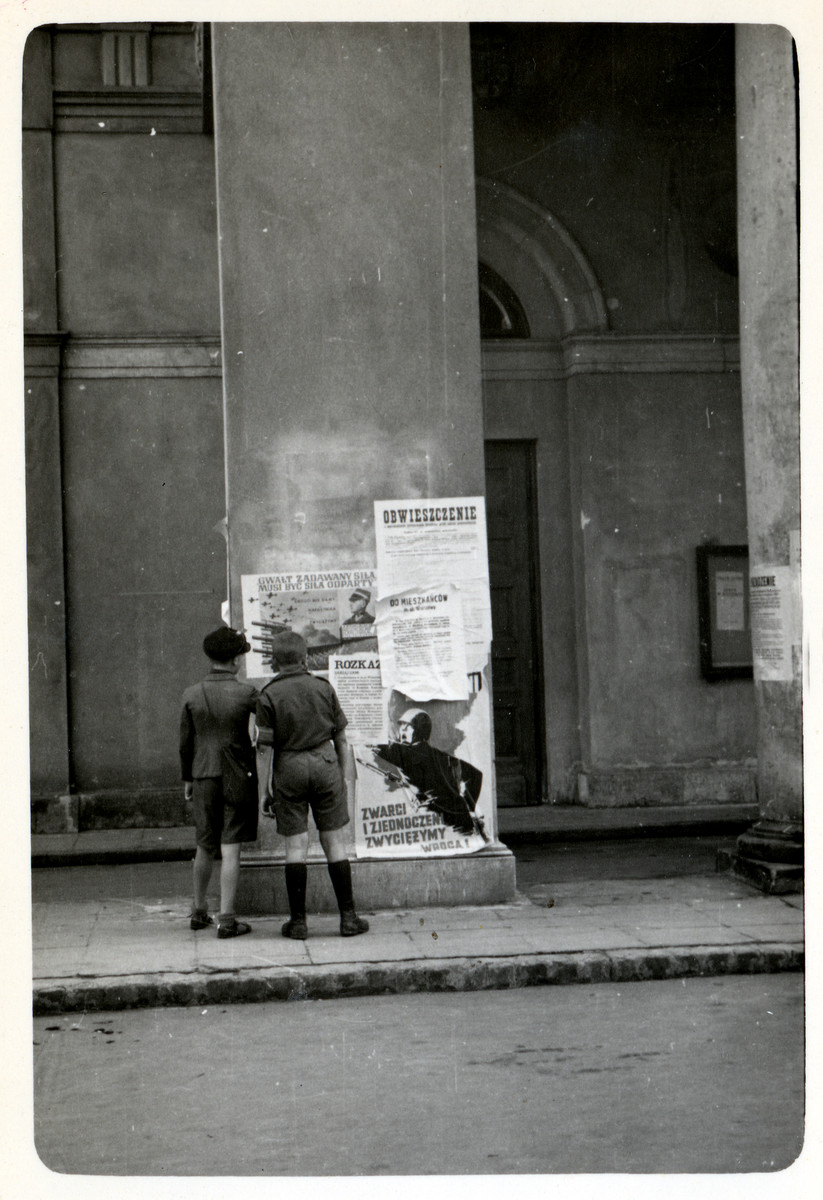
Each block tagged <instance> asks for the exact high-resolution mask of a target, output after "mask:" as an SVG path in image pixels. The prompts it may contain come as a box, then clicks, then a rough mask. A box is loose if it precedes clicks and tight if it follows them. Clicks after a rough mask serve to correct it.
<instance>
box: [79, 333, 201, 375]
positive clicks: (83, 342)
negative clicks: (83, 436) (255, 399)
mask: <svg viewBox="0 0 823 1200" xmlns="http://www.w3.org/2000/svg"><path fill="white" fill-rule="evenodd" d="M220 346H221V343H220V337H219V335H216V334H214V335H212V334H193V333H179V334H137V335H134V336H132V337H115V336H101V335H94V334H84V335H79V336H73V337H70V338H69V339H68V341H67V343H66V347H65V350H64V355H63V377H64V378H65V379H142V378H153V379H166V378H179V377H186V378H201V377H206V378H215V379H219V378H220V377H221V376H222V373H223V372H222V365H221V350H220Z"/></svg>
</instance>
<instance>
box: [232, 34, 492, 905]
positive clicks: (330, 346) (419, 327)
mask: <svg viewBox="0 0 823 1200" xmlns="http://www.w3.org/2000/svg"><path fill="white" fill-rule="evenodd" d="M213 61H214V72H213V74H214V105H215V154H216V163H217V193H218V222H219V238H220V274H221V311H222V335H223V362H224V399H225V422H226V487H227V517H228V542H229V569H230V608H231V619H232V622H233V623H234V624H236V625H239V624H241V623H242V620H243V614H242V599H241V576H242V575H243V574H257V573H261V572H268V571H275V570H279V571H310V570H315V569H317V568H320V569H326V570H328V569H329V568H334V567H354V566H359V565H361V564H365V565H368V564H369V563H370V562H372V561H373V558H374V528H373V501H374V500H375V499H381V498H383V499H386V498H390V497H403V496H408V497H429V496H442V495H452V496H455V495H477V494H482V493H483V491H484V467H483V414H482V402H481V384H480V335H479V320H478V311H477V247H476V218H475V205H474V160H473V144H472V126H471V86H470V68H469V44H468V27H467V26H460V25H456V24H450V25H436V24H409V25H404V24H403V23H401V22H392V23H387V24H379V25H358V24H334V23H324V24H303V23H299V22H298V23H295V24H237V25H234V24H232V25H216V26H215V27H214V30H213ZM501 850H502V848H501ZM278 853H279V847H278V843H277V839H276V838H275V837H274V836H273V835H272V834H271V832H270V826H269V825H268V823H265V825H264V827H263V828H262V829H261V838H260V843H259V845H258V855H263V856H264V857H265V855H266V854H268V856H269V858H270V859H271V860H272V861H274V860H275V859H276V858H277V856H278ZM503 853H505V854H507V853H508V852H503ZM246 864H247V866H249V864H250V857H249V856H247V859H246ZM357 868H358V874H359V876H360V888H359V894H360V895H361V896H362V895H363V894H364V890H365V879H364V877H365V875H367V874H369V873H370V874H371V875H372V876H373V877H374V879H375V880H378V877H379V881H378V882H376V883H375V889H376V890H375V892H374V894H373V895H372V894H371V893H369V895H370V897H371V899H370V903H371V904H372V905H373V906H378V907H379V906H381V904H383V903H385V904H386V905H391V904H392V903H404V902H405V903H410V902H412V901H413V900H414V899H415V898H418V899H419V897H418V891H417V890H415V889H416V887H417V881H418V880H420V879H422V878H423V876H425V875H426V873H427V872H435V873H436V872H440V875H441V876H442V877H443V878H442V880H440V881H439V882H437V884H436V885H435V886H432V884H431V882H429V883H428V884H424V885H423V888H424V890H425V888H428V889H429V890H428V894H429V895H431V896H435V895H436V896H438V897H439V899H440V902H446V903H448V902H449V901H448V900H447V899H445V898H444V892H443V891H442V890H441V884H442V886H443V887H446V886H447V884H448V882H449V880H451V881H455V880H457V881H458V882H461V886H463V885H465V878H463V879H462V881H461V878H460V871H461V869H462V868H460V869H458V867H457V864H456V863H455V862H454V861H453V860H445V862H444V861H443V860H441V861H440V862H439V863H437V862H435V861H434V860H431V861H426V862H422V861H420V860H416V861H414V862H412V863H411V865H410V866H409V867H408V870H407V874H406V878H405V882H401V881H399V880H398V878H397V872H398V871H399V870H400V866H399V864H395V863H392V864H389V863H376V864H366V863H359V864H357ZM465 869H466V870H467V871H471V870H475V869H476V866H475V867H471V868H468V867H467V868H465ZM506 870H507V872H508V870H509V867H508V866H507V867H506ZM280 874H282V871H280V872H278V876H277V877H275V876H274V875H273V876H272V878H273V879H274V878H279V875H280ZM248 879H249V872H248V870H247V871H246V872H245V880H244V881H241V895H240V896H239V897H238V906H239V907H243V906H244V905H245V910H246V911H253V910H254V908H260V907H263V908H265V907H266V906H267V905H268V904H269V903H270V901H269V900H267V899H265V898H264V899H262V900H261V899H260V892H259V889H258V892H257V893H256V899H254V900H253V903H252V901H251V900H250V898H249V891H248ZM265 886H266V887H268V886H269V884H268V883H267V884H266V885H265ZM309 886H310V904H311V903H312V896H311V889H312V882H311V876H310V884H309ZM511 888H513V871H512V872H511V877H510V879H509V877H508V875H507V878H506V889H507V890H508V889H511ZM244 889H245V890H244ZM421 894H422V893H421ZM455 894H457V893H455ZM484 894H485V893H484ZM329 895H330V893H328V892H325V893H324V898H325V900H328V899H329ZM460 895H461V897H462V898H463V901H464V902H466V903H473V902H477V897H478V896H479V895H480V892H479V891H478V890H477V889H476V888H474V885H471V886H469V888H468V893H467V891H466V887H465V886H463V890H462V892H461V893H460ZM401 897H404V898H405V899H401ZM322 899H323V898H321V901H322ZM314 903H315V904H317V903H318V898H317V897H315V898H314ZM250 905H251V907H250Z"/></svg>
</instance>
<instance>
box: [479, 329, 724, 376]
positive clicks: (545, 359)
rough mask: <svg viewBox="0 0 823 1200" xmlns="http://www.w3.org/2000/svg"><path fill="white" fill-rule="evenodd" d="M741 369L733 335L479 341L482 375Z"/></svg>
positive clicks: (612, 335) (696, 372)
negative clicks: (481, 353)
mask: <svg viewBox="0 0 823 1200" xmlns="http://www.w3.org/2000/svg"><path fill="white" fill-rule="evenodd" d="M739 371H740V342H739V339H738V338H737V337H736V336H733V335H731V334H723V335H720V334H615V333H604V334H588V333H586V334H577V335H574V336H572V337H567V338H564V339H563V341H562V343H558V342H540V341H515V340H512V341H506V342H503V341H501V342H498V343H494V342H484V343H483V377H484V379H487V380H495V379H565V378H567V377H568V376H569V375H622V374H638V373H639V374H656V375H672V374H690V375H701V374H703V375H713V374H729V373H737V372H739Z"/></svg>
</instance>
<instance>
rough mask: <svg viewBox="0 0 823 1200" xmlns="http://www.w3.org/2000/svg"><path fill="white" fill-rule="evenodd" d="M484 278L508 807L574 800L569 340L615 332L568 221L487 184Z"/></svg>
mask: <svg viewBox="0 0 823 1200" xmlns="http://www.w3.org/2000/svg"><path fill="white" fill-rule="evenodd" d="M477 207H478V254H479V260H480V268H479V286H480V311H481V334H482V355H483V397H484V424H485V441H486V503H487V514H488V517H487V519H488V529H489V566H490V573H491V591H492V618H493V629H494V642H493V646H492V675H493V679H494V693H495V694H494V721H495V765H496V774H497V792H498V804H500V805H501V806H512V805H523V804H538V803H541V802H545V801H551V802H558V801H560V802H562V801H569V800H571V799H573V796H574V790H575V774H576V766H577V764H578V763H579V760H580V736H579V726H580V698H579V691H580V689H579V686H578V670H577V654H576V645H577V635H578V630H577V615H576V610H575V582H574V537H575V534H574V526H573V521H572V512H571V500H570V488H569V456H570V446H569V421H568V395H567V387H566V355H565V352H564V345H566V344H567V343H566V341H565V339H568V338H569V337H570V336H571V335H573V334H576V333H580V332H604V331H606V330H607V327H608V321H607V312H606V307H605V304H604V302H603V298H602V296H601V293H600V289H599V287H598V285H597V281H596V279H595V278H594V275H593V273H592V271H591V269H590V267H589V266H588V263H587V262H586V260H585V258H584V256H583V254H582V253H581V251H580V250H579V248H578V247H577V246H576V244H575V243H574V240H573V239H572V238H571V236H570V235H569V234H568V231H566V230H565V229H564V228H563V226H562V225H561V224H560V222H558V221H557V219H556V218H555V217H553V216H552V214H551V213H548V212H546V211H545V210H543V209H540V208H539V207H538V206H537V205H534V204H532V203H531V202H530V201H528V200H526V199H525V198H524V197H522V196H520V195H518V194H517V193H516V192H514V191H513V190H512V189H510V188H507V187H504V186H501V185H499V184H496V183H493V182H490V181H488V180H482V179H481V180H479V181H478V187H477Z"/></svg>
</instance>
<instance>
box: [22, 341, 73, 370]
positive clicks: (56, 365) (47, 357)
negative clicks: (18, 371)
mask: <svg viewBox="0 0 823 1200" xmlns="http://www.w3.org/2000/svg"><path fill="white" fill-rule="evenodd" d="M65 342H66V334H65V333H57V332H55V333H27V334H26V335H25V338H24V341H23V363H24V373H25V376H26V378H27V379H56V378H57V376H58V375H59V374H60V357H61V354H62V352H63V346H64V345H65Z"/></svg>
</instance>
